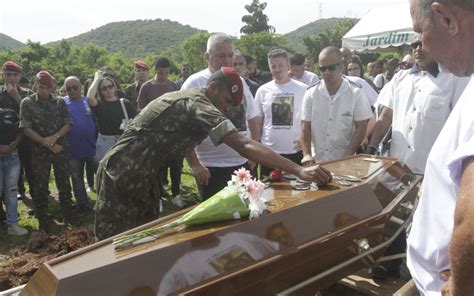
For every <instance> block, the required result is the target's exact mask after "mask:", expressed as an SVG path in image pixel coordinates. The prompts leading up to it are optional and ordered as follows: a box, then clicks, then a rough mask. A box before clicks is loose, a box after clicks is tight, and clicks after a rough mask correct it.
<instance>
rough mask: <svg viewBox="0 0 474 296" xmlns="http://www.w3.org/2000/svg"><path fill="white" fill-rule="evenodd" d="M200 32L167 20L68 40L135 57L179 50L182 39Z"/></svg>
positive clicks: (116, 25)
mask: <svg viewBox="0 0 474 296" xmlns="http://www.w3.org/2000/svg"><path fill="white" fill-rule="evenodd" d="M201 31H202V30H199V29H196V28H192V27H190V26H188V25H186V26H185V25H182V24H180V23H178V22H173V21H170V20H162V19H156V20H136V21H124V22H115V23H109V24H106V25H104V26H102V27H99V28H97V29H94V30H91V31H89V32H87V33H83V34H80V35H78V36H75V37H72V38H69V39H68V40H70V41H71V42H73V43H74V44H77V45H80V46H82V45H85V44H87V43H94V44H96V45H99V46H101V47H104V48H106V49H107V50H109V51H112V52H122V53H123V54H124V55H125V56H130V57H135V56H144V55H146V54H149V53H153V54H158V53H160V52H161V51H163V50H171V51H175V50H180V46H181V43H182V42H183V40H184V39H186V38H187V37H189V36H191V35H194V34H196V33H198V32H201Z"/></svg>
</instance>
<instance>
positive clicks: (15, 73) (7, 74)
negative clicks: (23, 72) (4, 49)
mask: <svg viewBox="0 0 474 296" xmlns="http://www.w3.org/2000/svg"><path fill="white" fill-rule="evenodd" d="M3 74H5V76H13V77H17V76H18V75H20V73H17V72H3Z"/></svg>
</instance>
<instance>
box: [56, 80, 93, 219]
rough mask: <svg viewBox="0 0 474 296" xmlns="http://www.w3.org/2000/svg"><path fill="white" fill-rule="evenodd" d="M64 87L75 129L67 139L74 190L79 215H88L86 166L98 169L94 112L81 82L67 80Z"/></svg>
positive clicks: (65, 98) (72, 129) (73, 128)
mask: <svg viewBox="0 0 474 296" xmlns="http://www.w3.org/2000/svg"><path fill="white" fill-rule="evenodd" d="M64 88H65V89H66V93H67V96H66V97H64V101H65V102H66V105H67V108H68V110H69V114H70V115H71V120H72V128H71V130H70V131H69V133H68V134H67V136H66V139H67V141H68V143H69V154H70V156H71V158H70V161H69V163H70V165H71V180H72V190H73V192H74V196H75V197H76V204H77V212H78V213H79V214H81V215H82V214H87V212H89V211H90V207H89V199H88V197H87V192H86V187H85V184H84V166H86V165H87V166H89V167H91V168H94V169H93V170H94V171H95V170H96V169H97V161H96V160H95V157H94V156H95V150H96V127H95V121H94V116H93V114H92V110H91V108H90V107H89V104H88V102H87V96H83V95H82V93H81V83H80V82H79V79H78V78H77V77H74V76H70V77H68V78H66V80H65V81H64Z"/></svg>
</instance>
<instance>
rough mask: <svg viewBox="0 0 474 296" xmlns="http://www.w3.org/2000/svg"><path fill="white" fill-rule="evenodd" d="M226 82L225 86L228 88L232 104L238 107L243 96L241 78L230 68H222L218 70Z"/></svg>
mask: <svg viewBox="0 0 474 296" xmlns="http://www.w3.org/2000/svg"><path fill="white" fill-rule="evenodd" d="M220 71H221V72H222V74H224V76H225V78H226V80H227V86H228V87H229V91H230V94H231V95H232V98H233V99H234V104H235V105H239V104H240V103H242V99H243V96H244V87H243V85H242V78H240V75H239V73H237V71H236V70H235V69H234V68H232V67H222V68H221V69H220Z"/></svg>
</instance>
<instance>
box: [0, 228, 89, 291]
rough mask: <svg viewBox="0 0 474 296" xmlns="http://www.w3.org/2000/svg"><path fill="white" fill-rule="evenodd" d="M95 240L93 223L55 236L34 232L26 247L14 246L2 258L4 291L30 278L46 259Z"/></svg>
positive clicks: (0, 275)
mask: <svg viewBox="0 0 474 296" xmlns="http://www.w3.org/2000/svg"><path fill="white" fill-rule="evenodd" d="M94 242H95V238H94V230H93V228H92V227H83V228H78V229H74V230H67V231H65V232H63V233H61V234H59V235H51V236H48V235H46V234H44V233H42V232H34V233H32V234H31V237H30V240H29V241H28V244H27V246H26V247H25V248H24V249H15V250H12V251H11V252H10V256H8V257H7V258H6V260H2V261H1V262H0V291H3V290H7V289H10V288H12V287H16V286H19V285H22V284H25V283H26V282H28V280H29V279H30V278H31V277H32V276H33V274H34V273H35V272H36V270H38V268H39V267H40V266H41V264H43V262H46V261H48V260H51V259H53V258H56V257H59V256H62V255H64V254H67V253H70V252H72V251H74V250H77V249H79V248H82V247H85V246H87V245H90V244H92V243H94Z"/></svg>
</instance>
